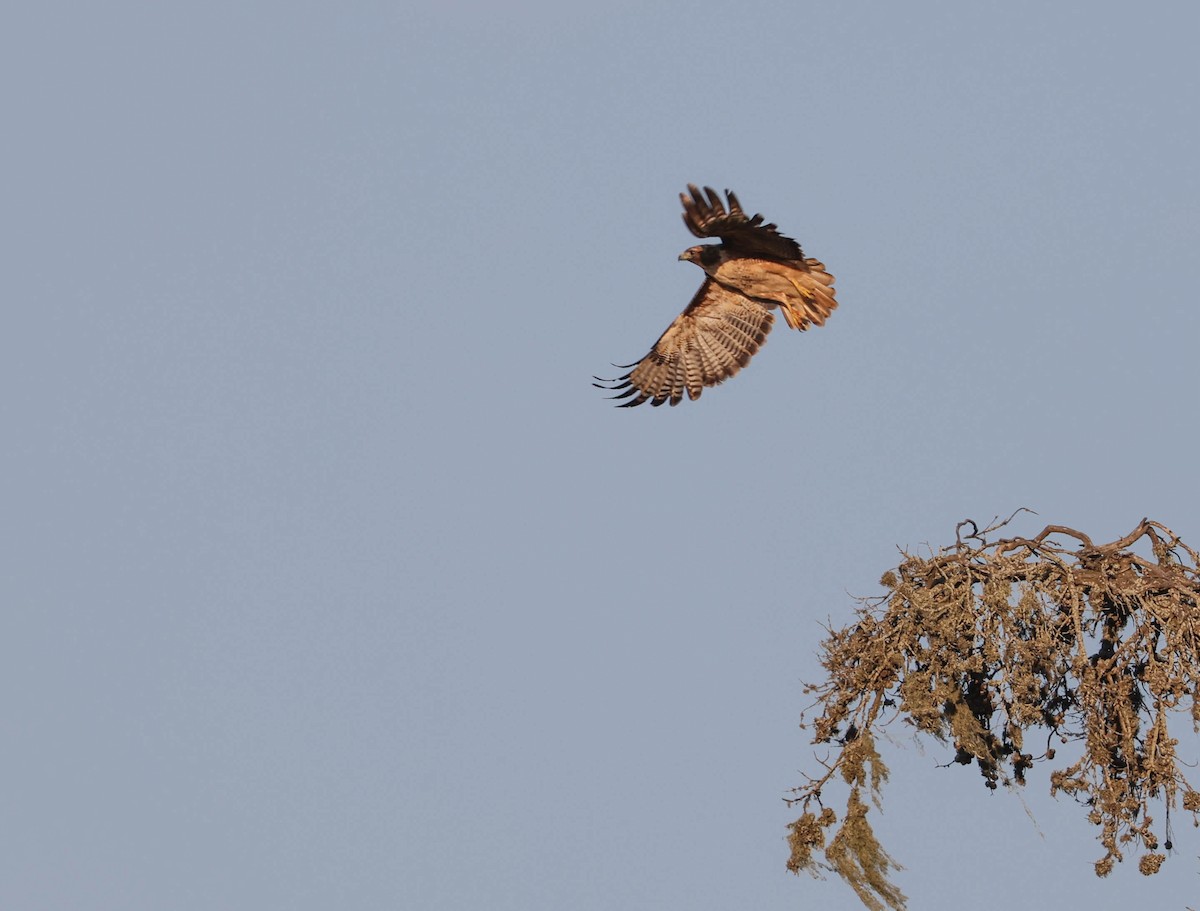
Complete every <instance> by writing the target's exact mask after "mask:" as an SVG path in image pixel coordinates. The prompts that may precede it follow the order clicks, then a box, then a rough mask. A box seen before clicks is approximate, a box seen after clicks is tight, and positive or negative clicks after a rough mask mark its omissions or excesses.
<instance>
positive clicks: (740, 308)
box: [595, 184, 837, 408]
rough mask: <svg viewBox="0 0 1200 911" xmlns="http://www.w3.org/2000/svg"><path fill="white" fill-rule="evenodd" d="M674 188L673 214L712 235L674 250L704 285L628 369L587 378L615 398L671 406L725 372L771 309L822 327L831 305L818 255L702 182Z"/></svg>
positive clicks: (742, 361) (734, 367) (767, 322)
mask: <svg viewBox="0 0 1200 911" xmlns="http://www.w3.org/2000/svg"><path fill="white" fill-rule="evenodd" d="M688 190H689V191H690V193H691V196H688V195H686V194H680V197H679V198H680V201H681V202H682V203H683V221H684V224H686V225H687V227H688V230H689V231H691V232H692V233H693V234H694V235H696V236H697V237H719V238H720V239H721V243H718V244H702V245H700V246H697V247H691V248H689V249H688V250H685V251H684V252H683V254H682V255H681V256H680V257H679V258H680V259H684V260H687V261H689V262H692V263H695V264H696V265H697V266H699V267H700V268H701V269H703V270H704V273H705V279H704V284H703V285H701V287H700V290H699V291H697V292H696V295H695V297H693V298H692V301H691V303H689V304H688V306H687V309H685V310H684V311H683V313H681V314H680V315H679V316H678V317H676V318H675V320H674V322H672V323H671V325H670V326H668V327H667V331H666V332H664V333H663V334H662V335H661V336H660V337H659V339H658V341H657V342H655V343H654V347H653V348H651V349H650V351H649V353H648V354H647V355H646V356H645V357H643V358H642V359H641V360H640V361H638V362H637V363H635V364H629V365H627V366H628V367H629V368H631V369H630V370H629V372H628V373H626V374H625V375H624V376H620V377H617V378H616V379H615V380H601V379H599V378H598V377H597V378H596V379H597V382H596V384H595V385H597V386H599V387H600V388H601V389H609V390H613V391H615V392H617V395H615V396H613V398H615V399H628V401H622V402H621V405H620V407H622V408H631V407H633V406H635V405H641V404H642V403H644V402H649V403H650V404H651V405H662V404H663V403H664V402H670V403H671V404H672V405H678V404H679V403H680V402H681V401H683V397H684V394H685V393H686V394H687V396H688V398H691V399H698V398H700V393H701V392H702V391H703V389H704V387H705V386H715V385H717V384H718V383H722V382H724V381H725V380H727V379H729V378H730V377H731V376H733V375H734V374H735V373H737V372H738V371H739V370H740V369H741V368H743V367H745V366H746V364H748V363H749V362H750V358H752V357H753V356H754V354H755V353H756V352H757V351H758V349H759V348H760V347H762V344H763V342H764V341H765V340H766V337H767V333H768V332H770V331H771V327H772V325H774V322H775V318H774V315H773V314H772V313H771V311H772V310H774V309H776V308H780V310H781V312H782V313H783V316H784V318H785V319H786V320H787V324H788V326H790V327H791V328H793V329H799V330H805V329H807V328H808V327H809V326H823V325H824V324H825V320H826V318H828V316H829V315H830V314H831V313H832V312H833V311H834V309H835V308H836V307H837V300H836V299H835V296H834V289H833V282H834V278H833V276H832V275H830V274H829V273H828V272H826V271H825V266H824V265H822V264H821V263H820V262H819V261H818V260H815V259H805V258H804V253H803V252H802V251H801V249H800V245H799V244H798V243H796V242H795V241H794V240H792V239H791V238H790V237H785V236H784V235H782V234H780V233H779V231H778V230H777V229H776V227H775V225H773V224H764V221H765V219H764V218H763V216H761V215H755V216H754V217H752V218H749V217H747V216H746V213H745V212H744V211H743V210H742V206H741V203H740V202H739V201H738V198H737V197H736V196H735V195H734V194H733V193H731V192H730V191H728V190H726V191H725V196H726V199H727V200H728V203H726V202H723V201H722V200H721V197H720V196H719V195H718V194H717V192H716V191H715V190H713V189H712V188H711V187H705V188H704V192H703V193H701V191H700V190H699V188H697V187H696V186H694V185H693V184H688Z"/></svg>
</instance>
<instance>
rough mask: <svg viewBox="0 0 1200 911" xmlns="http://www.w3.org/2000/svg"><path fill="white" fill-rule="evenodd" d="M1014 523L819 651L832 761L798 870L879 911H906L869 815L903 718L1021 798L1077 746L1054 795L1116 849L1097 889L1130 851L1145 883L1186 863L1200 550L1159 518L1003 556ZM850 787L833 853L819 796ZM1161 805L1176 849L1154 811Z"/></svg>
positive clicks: (809, 802)
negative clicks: (1172, 860) (1165, 868)
mask: <svg viewBox="0 0 1200 911" xmlns="http://www.w3.org/2000/svg"><path fill="white" fill-rule="evenodd" d="M1004 524H1005V523H999V524H997V525H993V526H992V527H991V528H987V529H984V530H982V531H980V530H979V529H978V527H977V526H976V525H975V523H973V522H964V523H961V524H960V525H959V527H958V534H957V535H956V538H957V540H956V543H955V544H954V546H953V547H949V548H946V549H944V550H941V551H938V552H936V553H934V554H932V555H930V556H928V557H920V556H913V555H911V554H907V553H906V554H904V560H903V561H902V562H901V564H900V565H899V566H898V567H897V568H896V569H894V570H891V571H889V572H887V573H885V574H884V576H883V578H882V579H881V583H882V584H883V586H884V587H885V588H887V589H888V590H889V592H888V594H886V595H884V596H882V597H880V598H875V599H865V600H864V601H863V604H862V607H861V608H860V609H859V611H858V613H857V618H856V622H855V623H853V624H851V625H850V626H848V627H846V628H844V629H838V630H830V632H829V637H828V638H827V639H826V640H825V642H824V643H823V644H822V658H821V664H822V666H823V667H824V669H825V672H826V674H827V677H826V679H825V680H824V682H822V683H819V684H813V685H810V686H809V687H808V691H809V692H810V693H812V694H814V695H815V696H816V699H817V703H816V708H817V710H818V713H817V714H816V715H815V717H813V718H812V719H811V721H810V722H808V723H807V725H806V726H807V727H809V728H810V729H811V730H812V731H813V736H814V742H816V743H822V744H827V745H833V747H834V752H833V754H832V756H831V758H830V759H828V760H827V761H825V762H823V763H822V765H823V772H822V774H820V775H819V776H816V777H812V778H810V779H809V780H808V783H807V784H805V785H803V786H802V787H799V788H796V789H795V791H794V792H793V793H794V795H795V796H794V797H792V798H790V799H789V803H790V804H799V805H800V806H801V807H802V808H803V809H804V811H805V813H804V815H803V816H801V818H800V819H799V820H797V822H796V823H794V824H793V826H792V834H791V836H790V837H789V842H790V844H791V848H792V854H791V858H790V860H789V862H788V867H789V869H791V870H793V871H794V872H799V871H800V870H809V871H810V872H816V871H817V870H818V869H828V870H832V871H834V872H836V873H838V874H839V875H840V876H842V878H843V879H845V880H846V881H847V882H848V883H849V884H850V885H851V886H852V887H853V888H854V890H855V891H856V892H857V893H858V895H859V898H860V899H862V901H863V903H864V904H865V905H867V907H869V908H872V909H876V911H878V909H882V908H884V907H887V908H893V909H901V908H903V907H904V896H903V895H902V894H901V893H900V892H899V891H898V890H897V889H896V887H895V886H894V884H892V883H891V882H890V881H889V879H888V873H889V872H890V871H891V870H894V869H898V867H897V865H896V863H895V861H893V860H892V858H891V857H890V856H889V855H888V854H887V853H886V852H885V851H884V850H883V848H882V847H881V846H880V845H879V843H878V842H877V841H876V839H875V836H874V833H873V832H872V830H871V826H870V823H869V821H868V807H867V804H865V803H864V802H863V800H862V794H863V792H864V791H865V792H867V793H868V794H869V795H870V797H871V799H872V801H874V802H875V803H876V804H877V805H878V802H879V799H880V791H881V787H882V784H883V782H884V781H885V780H886V778H887V769H886V767H885V766H884V764H883V762H882V760H881V759H880V757H879V754H878V752H877V750H876V748H875V738H874V732H876V731H878V730H879V729H880V728H881V727H882V726H884V725H886V724H887V723H889V722H891V721H894V720H895V719H896V718H904V719H905V720H906V721H907V722H908V723H910V724H912V725H913V726H914V727H915V728H916V729H917V730H918V731H919V732H921V733H924V734H928V735H930V736H932V737H933V738H935V739H936V740H938V741H940V742H941V743H944V744H945V745H947V747H949V748H951V749H952V750H953V753H952V755H951V761H952V762H955V763H959V764H962V765H974V766H976V768H977V769H978V770H979V772H980V774H981V776H982V778H983V782H984V784H985V785H986V786H987V787H988V788H992V789H995V788H996V787H998V786H999V785H1006V786H1012V785H1014V784H1016V785H1021V784H1024V783H1025V780H1026V775H1027V773H1028V771H1029V770H1030V769H1031V768H1033V767H1034V765H1035V764H1038V763H1053V762H1054V761H1055V759H1056V751H1055V748H1054V745H1055V744H1056V743H1057V744H1059V745H1061V744H1070V743H1076V744H1079V745H1080V747H1081V749H1080V750H1079V751H1078V753H1079V758H1078V759H1077V760H1076V761H1074V762H1071V763H1066V761H1065V760H1064V761H1063V764H1064V767H1061V768H1056V769H1054V770H1053V771H1051V773H1050V776H1049V782H1050V792H1051V794H1058V793H1062V794H1065V795H1067V796H1070V797H1072V798H1074V799H1075V800H1077V801H1078V802H1079V803H1080V804H1082V805H1083V806H1085V807H1087V808H1088V811H1089V812H1088V819H1089V821H1091V822H1092V823H1093V824H1094V825H1096V826H1097V827H1098V828H1099V829H1100V832H1099V833H1098V836H1097V837H1098V840H1099V841H1100V844H1101V846H1102V847H1103V848H1104V850H1105V853H1104V855H1103V857H1101V858H1100V859H1099V860H1098V861H1097V863H1096V873H1097V875H1099V876H1106V875H1107V874H1108V873H1109V872H1110V871H1111V870H1112V867H1113V863H1114V862H1116V861H1120V860H1122V859H1123V857H1124V854H1123V850H1124V849H1127V848H1129V847H1132V848H1134V849H1138V850H1143V851H1145V852H1146V853H1144V854H1143V856H1142V857H1141V860H1140V862H1139V869H1140V870H1141V871H1142V872H1143V873H1145V874H1147V875H1149V874H1151V873H1154V872H1156V871H1157V870H1158V869H1159V867H1160V866H1161V864H1162V862H1163V860H1164V858H1165V855H1164V854H1160V853H1155V852H1156V851H1157V849H1158V847H1159V842H1160V840H1161V841H1162V842H1163V843H1164V844H1165V846H1166V847H1167V848H1168V849H1169V848H1170V847H1171V843H1170V839H1169V827H1170V812H1171V810H1172V809H1173V808H1175V807H1177V806H1179V805H1180V803H1181V802H1182V806H1183V809H1184V810H1185V811H1187V812H1190V813H1192V814H1193V817H1195V816H1196V815H1197V814H1198V813H1200V797H1198V796H1197V792H1196V791H1195V790H1194V789H1193V788H1192V787H1191V786H1190V785H1189V784H1188V782H1187V780H1186V778H1185V777H1184V775H1183V773H1182V771H1181V763H1180V762H1179V760H1178V758H1177V756H1176V754H1175V748H1176V745H1177V743H1178V741H1177V740H1176V739H1175V738H1173V737H1172V736H1171V733H1170V728H1169V722H1170V721H1171V720H1172V719H1173V718H1174V717H1177V715H1178V713H1179V712H1181V711H1186V712H1187V713H1188V715H1189V717H1190V720H1191V722H1192V727H1193V730H1196V729H1197V727H1198V726H1200V701H1198V700H1197V694H1200V572H1198V565H1200V558H1198V556H1197V553H1196V551H1194V550H1192V549H1191V548H1189V547H1187V546H1186V545H1185V544H1183V542H1182V541H1180V540H1179V538H1178V537H1177V536H1176V535H1175V534H1174V533H1173V532H1171V531H1170V530H1169V529H1168V528H1166V527H1165V526H1163V525H1161V524H1159V523H1157V522H1151V521H1149V520H1145V519H1144V520H1142V522H1141V523H1140V524H1139V525H1138V526H1137V528H1135V529H1134V530H1133V531H1132V532H1131V533H1130V534H1128V535H1126V536H1125V537H1123V538H1121V539H1119V540H1117V541H1113V542H1111V543H1109V544H1102V545H1095V544H1093V543H1092V541H1091V539H1090V538H1088V537H1087V536H1086V535H1084V534H1082V533H1081V532H1078V531H1075V530H1073V529H1070V528H1066V527H1064V526H1054V525H1051V526H1047V527H1046V528H1045V529H1043V530H1042V532H1041V533H1039V534H1038V535H1037V536H1035V537H1033V538H1019V537H1018V538H1009V539H1002V540H998V541H995V542H994V543H989V542H988V541H987V540H986V536H987V535H988V534H990V533H991V532H994V531H996V530H997V529H999V528H1001V527H1003V526H1004ZM964 529H967V530H969V532H970V534H968V535H967V536H966V537H965V538H964V537H963V536H962V532H963V530H964ZM1059 539H1067V540H1068V542H1069V543H1068V544H1060V543H1058V540H1059ZM1135 546H1140V547H1141V549H1142V550H1146V549H1148V550H1149V551H1150V554H1151V555H1150V556H1142V555H1140V554H1138V553H1136V552H1135V551H1134V550H1133V548H1134V547H1135ZM1029 743H1037V744H1044V745H1043V746H1040V747H1037V746H1035V747H1032V748H1030V747H1027V744H1029ZM835 777H836V779H840V780H841V781H842V782H844V783H845V784H846V785H847V786H848V788H849V796H848V799H847V804H846V813H845V815H844V816H843V819H842V823H841V826H840V827H839V828H838V829H837V831H836V832H834V833H833V835H832V837H831V838H828V839H827V838H826V830H828V829H829V828H830V827H831V826H832V825H833V824H834V822H835V820H836V817H835V816H834V815H833V813H832V811H831V810H829V809H828V808H825V807H824V806H823V804H822V803H821V800H822V791H823V789H824V788H825V787H826V786H827V785H828V784H829V783H830V782H831V781H833V780H835ZM818 806H819V807H821V808H822V813H821V815H820V816H818V815H815V814H814V812H813V808H814V807H818ZM1158 806H1161V807H1162V808H1163V810H1164V813H1165V816H1164V818H1165V822H1164V824H1163V826H1162V827H1161V835H1162V837H1161V839H1160V837H1159V829H1160V827H1158V826H1157V825H1156V823H1155V820H1154V817H1153V816H1152V815H1151V813H1150V810H1151V808H1152V807H1158ZM822 858H823V859H822Z"/></svg>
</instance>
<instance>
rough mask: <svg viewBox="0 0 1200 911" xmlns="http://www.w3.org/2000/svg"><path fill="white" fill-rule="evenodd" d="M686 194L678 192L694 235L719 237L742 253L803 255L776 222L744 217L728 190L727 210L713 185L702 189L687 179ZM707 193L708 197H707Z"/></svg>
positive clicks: (788, 256)
mask: <svg viewBox="0 0 1200 911" xmlns="http://www.w3.org/2000/svg"><path fill="white" fill-rule="evenodd" d="M688 190H689V191H690V192H691V194H692V195H691V197H690V198H689V197H688V196H687V194H686V193H680V194H679V201H680V202H682V203H683V223H684V224H685V225H687V226H688V230H689V231H691V232H692V233H693V234H695V235H696V236H697V237H720V238H721V241H722V242H723V243H724V244H725V246H726V247H728V248H729V250H730V252H732V253H736V254H738V255H741V256H770V257H774V258H775V259H804V253H803V251H802V250H801V249H800V245H799V244H798V243H796V242H795V241H794V240H792V239H791V238H790V237H784V236H783V235H782V234H780V233H779V231H778V230H777V229H776V227H775V225H764V224H763V221H764V219H763V217H762V216H761V215H755V216H754V217H753V218H747V217H746V213H745V212H743V211H742V204H741V203H740V202H738V198H737V197H736V196H735V195H734V194H733V193H731V192H730V191H729V190H726V191H725V195H726V196H727V197H728V198H729V211H728V212H727V211H725V204H724V203H723V202H721V197H720V196H719V195H718V194H717V191H716V190H714V189H713V188H712V187H705V188H704V193H701V192H700V188H699V187H697V186H696V185H695V184H692V183H689V184H688ZM706 196H707V198H706Z"/></svg>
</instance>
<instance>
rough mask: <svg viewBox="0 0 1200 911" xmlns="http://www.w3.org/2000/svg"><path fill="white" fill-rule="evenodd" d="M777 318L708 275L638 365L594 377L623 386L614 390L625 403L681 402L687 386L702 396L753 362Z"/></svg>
mask: <svg viewBox="0 0 1200 911" xmlns="http://www.w3.org/2000/svg"><path fill="white" fill-rule="evenodd" d="M774 322H775V318H774V317H773V316H772V315H771V311H770V310H768V309H767V308H766V307H764V306H762V304H759V303H756V302H754V301H752V300H750V299H749V298H746V297H744V296H743V295H741V294H738V293H737V292H736V291H731V290H729V289H728V288H725V287H723V286H722V285H718V284H717V283H716V282H714V281H713V280H712V279H709V280H707V281H705V282H704V284H703V285H702V286H701V287H700V290H699V291H697V292H696V296H695V297H694V298H692V302H691V303H690V304H689V305H688V308H687V309H686V310H684V311H683V313H681V314H679V316H677V317H675V321H674V322H673V323H671V325H670V326H669V327H667V331H666V332H664V333H663V334H662V336H661V337H660V338H659V340H658V341H657V342H655V343H654V347H653V348H651V349H650V352H649V353H648V354H647V355H646V356H645V357H644V358H642V359H641V360H640V361H638V362H637V363H636V364H629V365H627V366H630V367H633V370H631V371H630V372H629V373H627V374H625V375H624V376H621V377H618V378H617V379H615V380H602V379H600V378H599V377H595V379H596V380H597V382H596V383H594V384H593V385H595V386H599V387H600V388H601V389H610V390H613V391H618V390H624V391H623V392H620V394H619V395H614V396H613V398H614V399H629V401H628V402H622V403H621V405H620V407H621V408H632V407H633V406H635V405H640V404H642V403H643V402H646V401H649V402H650V404H651V405H661V404H663V403H664V402H670V403H671V404H672V405H678V404H679V403H680V402H681V401H682V400H683V394H684V392H687V395H688V398H691V399H698V398H700V393H701V391H702V390H703V389H704V387H705V386H716V385H717V384H718V383H723V382H725V380H727V379H729V378H730V377H731V376H733V375H734V374H735V373H737V372H738V371H739V370H741V369H742V368H743V367H745V366H746V365H747V364H748V363H750V358H752V357H753V356H754V354H755V352H757V351H758V349H759V348H761V347H762V344H763V342H764V341H765V340H766V337H767V333H768V332H770V331H771V326H772V325H773V324H774ZM602 384H608V385H602ZM634 396H636V398H635V397H634Z"/></svg>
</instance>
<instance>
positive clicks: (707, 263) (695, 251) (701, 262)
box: [679, 244, 725, 272]
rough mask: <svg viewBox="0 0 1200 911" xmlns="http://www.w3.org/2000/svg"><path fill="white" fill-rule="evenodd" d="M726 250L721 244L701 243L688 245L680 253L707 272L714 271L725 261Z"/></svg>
mask: <svg viewBox="0 0 1200 911" xmlns="http://www.w3.org/2000/svg"><path fill="white" fill-rule="evenodd" d="M724 252H725V251H724V249H723V248H722V247H721V245H720V244H700V245H698V246H695V247H688V248H687V249H686V250H684V251H683V252H682V253H680V254H679V258H680V259H682V260H687V261H688V262H689V263H695V264H696V265H697V266H699V267H700V268H701V269H703V270H704V271H705V272H712V270H713V269H715V268H717V266H719V265H720V264H721V263H722V262H724V261H725V256H724Z"/></svg>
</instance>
